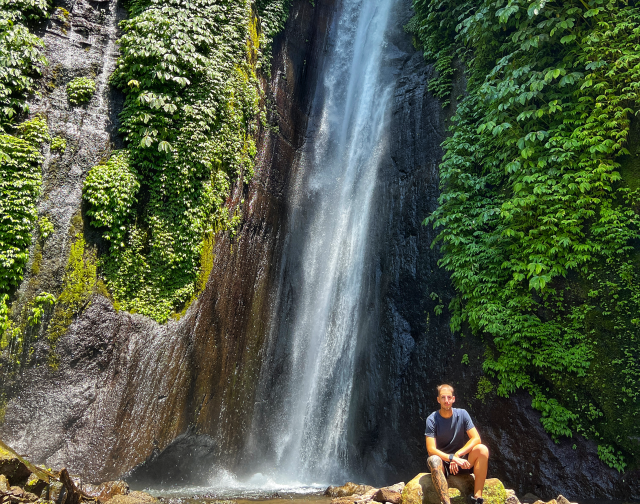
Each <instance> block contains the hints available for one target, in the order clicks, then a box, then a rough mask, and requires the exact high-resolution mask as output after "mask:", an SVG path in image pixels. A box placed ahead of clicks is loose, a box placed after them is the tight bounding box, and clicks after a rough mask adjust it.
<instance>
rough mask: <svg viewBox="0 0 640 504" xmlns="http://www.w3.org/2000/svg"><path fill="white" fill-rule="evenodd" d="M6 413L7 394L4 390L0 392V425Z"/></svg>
mask: <svg viewBox="0 0 640 504" xmlns="http://www.w3.org/2000/svg"><path fill="white" fill-rule="evenodd" d="M6 414H7V396H6V395H5V393H4V392H2V393H1V394H0V425H2V424H3V423H4V417H5V415H6Z"/></svg>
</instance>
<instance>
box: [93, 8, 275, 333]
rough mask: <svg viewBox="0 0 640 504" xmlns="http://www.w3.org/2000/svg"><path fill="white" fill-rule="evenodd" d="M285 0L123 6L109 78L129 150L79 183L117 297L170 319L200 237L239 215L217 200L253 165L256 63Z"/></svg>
mask: <svg viewBox="0 0 640 504" xmlns="http://www.w3.org/2000/svg"><path fill="white" fill-rule="evenodd" d="M285 4H286V2H285V1H283V0H263V1H260V2H257V5H256V7H257V17H256V14H255V12H254V11H253V10H252V2H249V1H246V0H243V1H228V0H199V1H197V2H189V3H187V4H185V3H184V2H181V1H178V0H169V1H160V0H138V1H134V2H131V3H130V4H129V8H130V18H129V19H128V20H126V21H123V22H122V24H121V28H122V31H123V36H122V38H121V39H120V44H119V45H120V49H121V53H122V55H121V57H120V58H119V60H118V64H117V68H116V70H115V72H114V73H113V75H112V77H111V82H112V84H113V85H115V86H116V87H118V88H119V89H121V90H122V91H123V93H124V94H125V96H126V101H125V105H124V110H123V112H122V115H121V119H122V127H121V132H122V134H123V136H124V139H125V142H126V149H127V152H126V153H124V152H118V153H114V154H113V157H112V158H111V159H110V160H109V161H108V162H107V163H106V164H105V165H98V166H96V167H95V168H94V169H93V170H92V171H91V174H90V175H89V177H88V178H87V181H86V183H85V187H84V198H85V200H86V201H87V202H88V203H89V212H88V215H89V216H90V217H91V219H92V220H91V223H92V225H94V226H96V227H98V228H101V229H102V231H103V236H104V238H105V239H107V240H108V241H109V243H110V248H109V252H108V254H107V255H106V256H105V257H103V258H102V264H103V266H104V274H105V277H106V280H107V284H108V288H109V290H110V291H111V293H112V294H113V297H114V298H115V300H116V302H117V303H118V305H119V307H121V308H123V309H126V310H129V311H134V312H139V313H142V314H144V315H147V316H150V317H152V318H154V319H155V320H157V321H160V322H165V321H167V320H168V318H169V316H170V315H171V314H172V313H174V312H179V311H180V310H181V309H183V308H184V307H185V306H186V305H187V304H188V303H189V302H190V300H192V299H193V298H194V296H195V295H196V294H197V292H198V291H197V289H198V277H199V270H200V268H201V264H203V261H202V260H201V254H202V253H203V251H205V252H206V251H207V250H208V246H207V243H208V241H207V240H209V241H210V236H211V235H212V234H213V233H214V232H216V231H219V230H224V229H228V228H233V227H234V226H236V225H237V224H238V222H239V219H240V216H239V215H231V214H230V213H229V211H228V209H227V208H225V206H224V203H225V201H226V199H227V197H228V196H229V193H230V188H231V184H232V183H233V182H234V181H235V180H238V179H240V180H242V181H248V180H249V179H250V178H251V177H252V175H253V165H254V157H255V155H256V146H255V136H256V133H257V127H258V118H259V112H260V106H259V103H260V93H261V91H260V87H259V82H258V78H257V74H256V72H257V70H258V68H259V67H260V66H261V65H262V66H264V60H265V58H264V54H265V48H266V47H268V44H269V43H270V40H271V37H272V36H273V35H274V34H275V33H276V31H277V30H278V29H279V28H280V27H281V26H282V22H283V20H284V17H285V14H286V5H285ZM263 24H264V27H263V29H262V30H260V26H262V25H263ZM138 190H139V191H141V192H143V193H144V195H145V197H144V198H138V197H137V196H136V194H137V192H138ZM204 262H206V261H204ZM201 283H202V282H201Z"/></svg>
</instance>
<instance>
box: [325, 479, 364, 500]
mask: <svg viewBox="0 0 640 504" xmlns="http://www.w3.org/2000/svg"><path fill="white" fill-rule="evenodd" d="M369 490H373V487H372V486H369V485H358V484H356V483H352V482H351V481H349V482H347V483H345V484H344V485H342V486H330V487H329V488H327V489H326V490H325V491H324V494H325V495H326V496H327V497H333V498H335V497H351V496H352V495H362V494H364V493H366V492H368V491H369Z"/></svg>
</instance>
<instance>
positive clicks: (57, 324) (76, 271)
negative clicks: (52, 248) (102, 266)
mask: <svg viewBox="0 0 640 504" xmlns="http://www.w3.org/2000/svg"><path fill="white" fill-rule="evenodd" d="M97 288H98V278H97V269H96V255H95V251H94V250H91V249H88V248H87V247H86V242H85V240H84V238H83V237H82V236H80V235H78V236H76V241H75V242H74V243H73V245H72V246H71V251H70V252H69V260H68V262H67V266H66V268H65V273H64V279H63V289H62V293H61V294H60V296H58V302H57V304H56V307H55V309H54V311H53V317H52V319H51V323H50V324H49V330H48V336H47V337H48V340H49V345H50V352H49V365H50V366H51V367H52V368H54V369H56V368H57V366H58V362H59V357H58V355H57V354H56V351H55V349H56V344H57V342H58V339H60V337H61V336H62V335H64V333H65V332H67V329H69V326H70V325H71V323H72V322H73V320H74V318H75V317H76V316H78V315H79V314H80V313H81V312H82V310H84V309H85V308H86V307H87V306H88V304H89V302H90V300H91V297H92V296H93V295H94V294H95V293H96V292H97Z"/></svg>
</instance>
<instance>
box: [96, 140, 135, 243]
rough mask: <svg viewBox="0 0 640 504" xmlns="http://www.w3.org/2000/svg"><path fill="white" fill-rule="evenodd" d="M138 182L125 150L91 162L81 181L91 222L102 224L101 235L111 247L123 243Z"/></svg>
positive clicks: (98, 225)
mask: <svg viewBox="0 0 640 504" xmlns="http://www.w3.org/2000/svg"><path fill="white" fill-rule="evenodd" d="M138 189H140V183H139V182H138V179H137V174H136V172H135V171H134V170H133V169H132V168H131V167H130V165H129V154H128V152H127V151H116V152H114V153H113V155H112V156H111V158H110V159H109V160H108V161H107V162H106V163H105V164H100V165H97V166H94V167H93V168H92V169H91V170H90V171H89V174H88V175H87V178H86V179H85V182H84V199H85V200H86V201H87V202H89V203H90V205H91V207H90V210H89V211H87V215H88V216H89V217H91V225H92V226H95V227H101V228H105V229H104V231H103V235H102V236H103V237H104V238H105V239H106V240H109V241H110V242H111V243H112V246H114V247H121V248H122V247H124V246H125V245H124V243H123V241H122V240H124V237H125V235H126V231H127V224H128V220H129V218H130V217H131V215H132V212H133V209H134V205H135V204H136V201H137V200H136V194H137V192H138Z"/></svg>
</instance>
